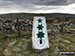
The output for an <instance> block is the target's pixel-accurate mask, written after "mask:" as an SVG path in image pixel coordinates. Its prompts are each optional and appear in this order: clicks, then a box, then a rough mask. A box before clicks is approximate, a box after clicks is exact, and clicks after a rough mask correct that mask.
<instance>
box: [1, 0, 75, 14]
mask: <svg viewBox="0 0 75 56" xmlns="http://www.w3.org/2000/svg"><path fill="white" fill-rule="evenodd" d="M24 12H26V13H70V14H75V0H0V14H6V13H24Z"/></svg>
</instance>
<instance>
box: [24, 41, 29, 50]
mask: <svg viewBox="0 0 75 56" xmlns="http://www.w3.org/2000/svg"><path fill="white" fill-rule="evenodd" d="M27 48H28V43H27V42H25V43H24V44H23V49H24V50H26V49H27Z"/></svg>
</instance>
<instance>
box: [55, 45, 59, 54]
mask: <svg viewBox="0 0 75 56" xmlns="http://www.w3.org/2000/svg"><path fill="white" fill-rule="evenodd" d="M59 51H60V50H59V48H58V46H56V47H55V49H54V54H56V55H57V54H58V53H59Z"/></svg>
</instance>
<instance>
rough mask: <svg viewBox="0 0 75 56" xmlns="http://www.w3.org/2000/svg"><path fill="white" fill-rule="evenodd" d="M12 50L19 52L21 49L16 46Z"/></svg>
mask: <svg viewBox="0 0 75 56" xmlns="http://www.w3.org/2000/svg"><path fill="white" fill-rule="evenodd" d="M13 51H15V52H20V51H21V49H20V48H18V47H15V48H14V49H13Z"/></svg>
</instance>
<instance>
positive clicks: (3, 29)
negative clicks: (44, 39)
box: [0, 14, 75, 56]
mask: <svg viewBox="0 0 75 56" xmlns="http://www.w3.org/2000/svg"><path fill="white" fill-rule="evenodd" d="M24 15H25V14H24ZM24 15H23V14H22V15H20V16H19V15H18V16H16V15H14V16H13V15H12V16H10V14H8V15H0V56H45V55H46V56H62V55H61V54H60V52H62V51H64V52H66V51H68V52H71V51H72V52H75V17H68V16H67V17H66V16H60V17H59V16H57V17H53V16H52V17H48V16H49V15H48V16H47V15H46V16H45V15H44V16H45V17H46V24H47V32H48V40H49V48H47V49H44V50H36V49H33V48H32V28H33V17H34V16H43V15H34V14H29V15H28V14H27V15H25V16H24ZM29 16H30V17H29ZM65 56H67V55H65ZM68 56H73V55H68Z"/></svg>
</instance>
